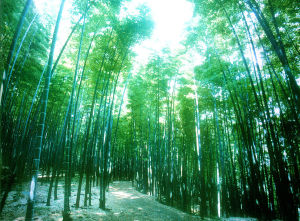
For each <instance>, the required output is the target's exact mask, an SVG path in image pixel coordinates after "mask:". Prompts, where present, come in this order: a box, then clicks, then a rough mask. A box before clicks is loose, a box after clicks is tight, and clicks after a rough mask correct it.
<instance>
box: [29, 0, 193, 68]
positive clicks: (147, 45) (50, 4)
mask: <svg viewBox="0 0 300 221" xmlns="http://www.w3.org/2000/svg"><path fill="white" fill-rule="evenodd" d="M34 2H35V5H36V7H37V8H38V10H39V11H40V13H41V14H43V13H44V12H45V11H46V12H47V13H49V14H50V15H51V16H53V17H54V18H56V16H57V12H58V9H59V5H60V2H61V0H52V1H49V0H34ZM143 3H145V4H146V5H147V6H149V8H150V9H151V15H152V18H153V20H154V30H153V34H152V37H151V38H150V39H148V40H145V41H144V42H142V43H141V44H140V45H137V46H135V48H134V51H135V52H136V53H137V55H138V56H137V58H136V62H138V63H146V62H147V59H148V57H149V55H150V54H152V53H159V52H160V51H161V50H162V49H163V48H167V47H169V48H170V50H171V51H172V52H175V51H176V50H178V49H180V48H181V47H182V46H180V41H181V40H183V39H184V36H185V34H186V33H185V31H184V30H185V27H186V26H187V25H188V24H189V23H191V22H192V16H193V5H192V3H190V2H188V1H186V0H132V1H130V2H129V3H127V4H126V7H127V8H129V9H131V10H132V11H134V9H135V8H137V7H138V6H139V5H141V4H143ZM71 8H72V3H71V1H70V0H66V3H65V7H64V13H63V18H62V21H61V24H60V29H61V28H63V29H64V31H63V32H59V33H60V34H59V35H61V33H63V35H61V36H58V43H57V50H56V53H58V51H59V48H61V47H62V45H63V43H64V41H65V39H66V38H67V35H68V33H69V31H67V30H68V29H70V17H71V14H70V13H69V11H70V10H71Z"/></svg>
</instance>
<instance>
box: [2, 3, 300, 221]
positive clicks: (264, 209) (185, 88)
mask: <svg viewBox="0 0 300 221" xmlns="http://www.w3.org/2000/svg"><path fill="white" fill-rule="evenodd" d="M192 2H193V4H194V16H195V18H197V19H196V21H197V22H195V24H193V25H192V26H190V27H189V30H188V31H189V34H188V36H187V38H186V39H185V41H184V42H182V44H183V45H184V49H182V50H178V51H177V52H176V53H175V54H174V53H171V52H170V50H168V49H165V50H163V51H162V52H161V53H159V54H153V55H152V56H151V58H150V59H149V60H148V62H147V64H146V65H140V66H136V65H135V64H134V63H133V62H134V56H135V54H134V52H133V50H132V49H133V47H134V46H135V45H137V44H139V43H140V42H142V41H143V40H144V39H146V38H149V37H150V36H151V32H152V29H153V23H152V20H151V14H150V11H149V8H147V7H146V6H141V7H139V8H138V9H137V11H136V13H135V14H134V15H132V14H130V13H126V8H125V7H124V2H123V1H120V0H108V1H103V0H84V1H75V0H74V1H73V3H72V4H73V9H72V25H73V26H72V29H71V30H70V33H68V34H69V37H68V39H67V40H66V42H65V44H64V47H62V49H61V51H60V52H56V51H55V50H57V48H56V47H55V45H56V39H57V36H58V35H60V34H61V33H62V32H65V31H66V30H63V29H62V28H60V29H59V24H60V21H61V17H63V16H64V9H63V7H64V3H65V0H62V1H61V5H60V6H58V8H59V11H57V18H56V19H54V18H52V17H49V18H48V19H46V20H45V19H44V20H42V19H41V18H40V15H39V14H38V12H37V9H36V8H35V6H34V3H33V1H32V0H26V1H25V0H14V1H11V0H2V1H1V3H0V4H1V5H0V8H1V12H0V15H1V19H0V23H1V25H0V28H1V29H0V54H1V57H0V73H1V82H0V83H1V90H0V101H1V127H0V130H1V167H0V168H1V204H0V212H1V211H2V209H3V207H4V206H5V200H6V198H7V195H8V193H9V192H10V191H11V189H12V187H13V186H14V184H15V183H19V182H24V181H26V182H30V183H31V185H30V190H29V196H28V206H27V212H26V218H27V219H28V220H31V219H32V216H33V211H34V200H35V195H36V191H38V186H37V179H38V177H39V176H43V177H46V179H47V180H48V182H49V183H50V184H49V194H48V199H47V205H50V204H51V203H55V201H52V198H53V197H54V199H55V198H57V191H56V190H57V184H58V182H57V181H58V179H59V178H61V177H64V180H65V181H64V182H65V184H64V188H65V194H64V211H63V214H64V219H67V218H68V217H69V216H70V213H71V210H70V202H69V197H70V186H71V180H72V179H74V178H75V177H76V179H77V178H78V192H77V200H76V202H73V203H76V206H75V207H76V208H78V207H79V206H80V205H82V204H84V205H89V204H90V203H91V201H90V199H91V195H92V193H91V186H92V185H96V186H99V193H100V194H99V193H97V194H98V195H99V207H100V208H101V209H105V192H106V189H107V186H108V184H109V182H111V181H113V180H132V181H135V182H136V186H137V188H138V189H139V190H140V191H142V192H144V193H149V194H152V195H154V196H155V197H156V198H157V200H159V201H161V202H162V203H165V204H167V205H171V206H174V207H177V208H180V209H182V210H184V211H186V212H191V213H195V214H198V215H200V216H202V217H220V216H221V217H224V216H252V217H258V218H260V219H266V220H269V219H275V218H281V219H283V220H298V208H299V207H300V204H299V203H300V202H299V196H300V195H299V194H300V178H299V165H300V155H299V138H300V134H299V132H300V130H299V129H300V124H299V116H300V115H299V114H300V101H299V99H300V90H299V85H298V84H297V80H298V81H299V73H300V72H299V59H300V53H299V42H300V35H299V11H300V10H299V3H298V2H297V1H295V0H294V1H293V0H284V1H283V0H272V1H271V0H243V1H236V0H231V1H224V0H213V1H202V0H194V1H192ZM120 11H122V13H120ZM124 14H125V16H124ZM121 15H122V16H121ZM191 51H193V52H194V53H195V52H196V53H198V54H199V58H201V59H199V61H198V65H196V66H193V63H194V62H195V61H193V62H191V61H190V60H189V59H188V56H187V54H189V53H190V52H191ZM54 55H55V56H54ZM190 59H192V58H190ZM189 63H190V64H189ZM186 64H188V66H189V67H190V68H189V69H187V68H182V67H183V66H186ZM136 67H138V68H136ZM82 192H84V193H85V194H84V198H83V199H80V196H81V193H82Z"/></svg>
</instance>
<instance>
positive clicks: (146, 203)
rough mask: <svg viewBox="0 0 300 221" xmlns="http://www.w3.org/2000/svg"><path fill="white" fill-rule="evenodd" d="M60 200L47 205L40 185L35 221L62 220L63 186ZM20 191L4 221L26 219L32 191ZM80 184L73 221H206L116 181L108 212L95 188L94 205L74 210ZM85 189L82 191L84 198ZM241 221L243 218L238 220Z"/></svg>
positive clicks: (74, 187)
mask: <svg viewBox="0 0 300 221" xmlns="http://www.w3.org/2000/svg"><path fill="white" fill-rule="evenodd" d="M58 187H59V188H58V200H53V199H52V201H51V206H46V199H47V192H48V188H49V185H48V184H44V185H39V187H38V193H37V199H36V205H35V206H36V207H35V220H62V215H61V214H62V211H63V184H62V183H60V184H59V186H58ZM16 189H17V191H12V192H11V193H10V194H9V197H8V200H7V205H6V206H5V208H4V211H3V214H2V216H1V217H0V219H1V220H5V221H6V220H7V221H8V220H24V216H25V211H26V195H27V193H26V192H24V191H22V190H21V189H23V190H25V189H28V188H27V187H26V185H25V186H22V188H21V187H20V186H19V187H17V188H16ZM18 189H19V190H18ZM76 191H77V185H75V183H74V184H72V193H71V199H70V205H71V217H72V218H73V220H88V221H90V220H103V221H106V220H113V221H118V220H120V221H138V220H139V221H144V220H153V221H161V220H168V221H171V220H187V221H190V220H191V221H194V220H203V219H201V218H200V217H197V216H192V215H189V214H186V213H184V212H182V211H180V210H177V209H175V208H172V207H169V206H166V205H163V204H160V203H158V202H157V201H155V199H154V197H152V196H148V195H145V194H142V193H140V192H138V191H136V190H135V189H134V188H133V187H132V185H131V182H126V181H122V182H114V183H112V184H111V185H110V188H109V191H108V192H107V193H106V198H107V203H106V206H107V208H108V210H106V211H104V210H101V209H99V208H98V205H99V197H98V196H99V189H98V188H97V187H93V189H92V193H93V195H92V206H88V207H83V206H82V204H83V203H81V205H80V208H79V209H75V208H74V204H75V201H76ZM83 193H84V187H83V188H82V199H81V202H83V197H84V195H83ZM238 220H240V219H238Z"/></svg>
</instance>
